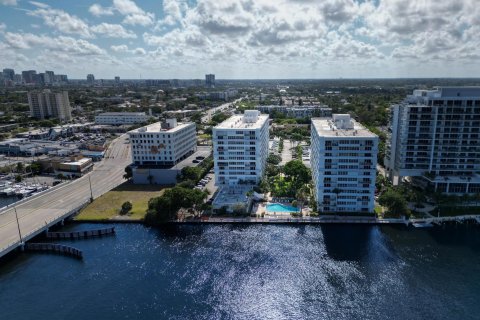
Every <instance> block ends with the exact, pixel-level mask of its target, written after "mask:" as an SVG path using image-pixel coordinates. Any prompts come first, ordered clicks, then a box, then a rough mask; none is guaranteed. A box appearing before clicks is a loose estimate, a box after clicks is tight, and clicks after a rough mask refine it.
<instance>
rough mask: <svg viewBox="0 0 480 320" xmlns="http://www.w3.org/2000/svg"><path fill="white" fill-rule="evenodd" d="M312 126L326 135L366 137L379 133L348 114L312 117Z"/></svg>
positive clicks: (321, 134)
mask: <svg viewBox="0 0 480 320" xmlns="http://www.w3.org/2000/svg"><path fill="white" fill-rule="evenodd" d="M312 127H313V128H315V130H317V132H318V135H319V136H324V137H339V138H341V137H364V138H373V137H376V136H377V135H376V134H374V133H372V132H371V131H370V130H368V129H366V128H365V127H364V126H362V125H361V124H360V123H358V122H357V121H355V120H353V119H352V118H351V117H350V115H348V114H334V115H333V116H332V118H312Z"/></svg>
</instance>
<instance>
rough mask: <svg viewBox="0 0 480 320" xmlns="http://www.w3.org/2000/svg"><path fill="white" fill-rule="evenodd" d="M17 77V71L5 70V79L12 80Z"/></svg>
mask: <svg viewBox="0 0 480 320" xmlns="http://www.w3.org/2000/svg"><path fill="white" fill-rule="evenodd" d="M14 76H15V71H14V70H13V69H3V79H4V80H12V81H13V78H14Z"/></svg>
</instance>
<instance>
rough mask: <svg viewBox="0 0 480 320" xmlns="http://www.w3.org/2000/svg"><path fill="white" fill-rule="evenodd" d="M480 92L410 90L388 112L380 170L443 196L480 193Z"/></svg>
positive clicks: (394, 179) (395, 180) (479, 89)
mask: <svg viewBox="0 0 480 320" xmlns="http://www.w3.org/2000/svg"><path fill="white" fill-rule="evenodd" d="M479 137H480V87H440V88H437V89H435V90H414V91H413V94H412V95H409V96H407V97H406V99H405V100H404V101H403V102H402V103H400V104H397V105H393V106H392V107H391V137H390V141H389V143H388V144H387V150H386V157H385V166H386V169H387V173H388V175H389V177H390V178H391V179H392V182H393V183H394V184H398V183H399V182H401V181H402V177H405V176H409V177H413V178H412V181H413V182H415V183H417V184H419V185H420V186H423V187H425V186H428V185H430V186H432V187H433V188H435V190H437V191H440V192H445V193H457V194H463V193H478V192H480V176H479V175H478V174H477V172H479V171H480V143H479V142H480V140H479Z"/></svg>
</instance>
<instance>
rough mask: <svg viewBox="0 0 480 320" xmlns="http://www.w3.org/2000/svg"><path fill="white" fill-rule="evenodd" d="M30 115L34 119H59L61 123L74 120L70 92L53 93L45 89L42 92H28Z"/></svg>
mask: <svg viewBox="0 0 480 320" xmlns="http://www.w3.org/2000/svg"><path fill="white" fill-rule="evenodd" d="M28 105H29V106H30V114H31V116H32V117H34V118H38V119H46V118H58V119H60V120H61V121H70V120H72V112H71V107H70V100H69V99H68V92H67V91H62V92H51V91H50V90H48V89H45V90H43V91H41V92H38V91H31V92H28Z"/></svg>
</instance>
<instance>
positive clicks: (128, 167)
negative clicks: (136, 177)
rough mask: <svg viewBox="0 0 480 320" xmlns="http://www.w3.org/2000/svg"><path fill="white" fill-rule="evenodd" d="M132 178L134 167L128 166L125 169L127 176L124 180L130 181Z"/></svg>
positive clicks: (125, 175)
mask: <svg viewBox="0 0 480 320" xmlns="http://www.w3.org/2000/svg"><path fill="white" fill-rule="evenodd" d="M131 177H132V167H130V166H126V167H125V174H124V175H123V179H126V180H128V179H130V178H131Z"/></svg>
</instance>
